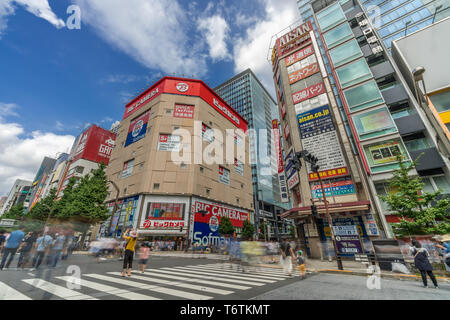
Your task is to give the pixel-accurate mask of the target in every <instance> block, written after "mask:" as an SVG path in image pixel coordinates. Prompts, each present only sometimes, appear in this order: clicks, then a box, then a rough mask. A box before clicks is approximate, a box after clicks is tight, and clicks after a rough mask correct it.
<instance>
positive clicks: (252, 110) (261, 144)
mask: <svg viewBox="0 0 450 320" xmlns="http://www.w3.org/2000/svg"><path fill="white" fill-rule="evenodd" d="M214 91H215V92H217V94H219V96H220V97H221V98H222V99H224V100H225V101H226V102H227V103H228V104H229V105H230V106H231V107H232V108H233V109H234V110H236V111H237V112H238V113H239V114H241V115H242V116H243V117H244V118H245V119H246V120H247V121H248V127H249V129H254V130H255V131H254V134H250V135H249V138H250V151H251V155H252V157H253V159H255V160H256V161H254V162H255V163H254V164H252V184H253V194H254V196H255V201H254V202H255V210H256V212H255V214H256V215H257V216H259V221H258V222H259V223H258V225H261V223H262V222H263V221H264V218H266V219H267V220H268V222H269V223H270V226H271V229H272V230H274V233H276V232H275V231H276V230H275V226H276V225H278V224H279V230H278V233H280V234H281V233H283V231H286V227H285V228H284V230H283V228H282V226H283V224H286V223H283V221H282V220H281V219H280V218H279V214H280V213H281V212H283V211H285V210H286V209H288V208H290V205H289V199H288V195H287V190H286V185H285V181H284V183H283V185H282V186H281V187H282V188H284V190H281V188H280V180H279V177H278V175H277V165H276V163H277V162H276V160H277V159H276V156H277V155H276V154H275V150H274V148H273V142H274V141H273V139H272V120H273V119H278V115H277V114H278V112H277V107H276V102H275V101H274V100H273V98H272V97H271V96H270V94H269V93H268V92H267V90H266V89H265V88H264V86H263V85H262V84H261V82H260V81H259V80H258V78H257V77H256V75H255V74H254V73H253V72H252V71H251V70H250V69H247V70H245V71H243V72H241V73H239V74H238V75H236V76H234V77H233V78H231V79H229V80H227V81H225V82H224V83H222V84H221V85H219V86H217V87H216V88H215V89H214ZM274 115H276V116H274ZM267 213H269V214H267ZM274 217H277V218H278V220H279V221H278V224H276V223H275V219H274ZM273 236H274V237H275V236H277V234H273Z"/></svg>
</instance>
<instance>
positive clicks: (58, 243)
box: [51, 233, 66, 268]
mask: <svg viewBox="0 0 450 320" xmlns="http://www.w3.org/2000/svg"><path fill="white" fill-rule="evenodd" d="M65 240H66V237H65V236H64V235H63V234H58V233H57V234H56V235H55V240H54V241H53V246H52V249H51V257H52V261H51V266H52V267H53V268H55V267H56V264H57V263H58V260H59V258H60V257H61V253H62V251H63V245H64V242H65Z"/></svg>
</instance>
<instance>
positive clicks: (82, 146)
mask: <svg viewBox="0 0 450 320" xmlns="http://www.w3.org/2000/svg"><path fill="white" fill-rule="evenodd" d="M115 140H116V134H115V133H113V132H111V131H108V130H105V129H103V128H100V127H98V126H96V125H93V126H91V127H90V128H89V129H87V130H86V131H85V132H83V134H82V135H81V136H80V139H79V140H78V143H77V146H76V148H75V150H74V153H73V155H72V156H73V158H72V162H75V161H77V160H79V159H85V160H89V161H93V162H97V163H100V162H104V163H105V164H106V165H108V163H109V158H110V156H111V151H112V149H113V148H114V145H115Z"/></svg>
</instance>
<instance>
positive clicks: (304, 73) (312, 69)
mask: <svg viewBox="0 0 450 320" xmlns="http://www.w3.org/2000/svg"><path fill="white" fill-rule="evenodd" d="M319 71H320V70H319V65H318V64H317V63H313V64H310V65H309V66H307V67H305V68H302V69H300V70H298V71H295V72H294V73H291V74H290V75H289V83H290V84H293V83H295V82H297V81H300V80H302V79H305V78H308V77H309V76H312V75H313V74H315V73H317V72H319Z"/></svg>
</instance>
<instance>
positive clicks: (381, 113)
mask: <svg viewBox="0 0 450 320" xmlns="http://www.w3.org/2000/svg"><path fill="white" fill-rule="evenodd" d="M352 118H353V122H354V124H355V127H356V130H357V131H358V135H359V138H360V140H364V139H370V138H374V137H378V136H381V135H385V134H389V133H394V132H397V127H396V125H395V123H394V120H392V117H391V114H390V113H389V110H388V109H387V108H386V107H382V108H378V109H375V110H371V111H367V112H364V113H361V114H358V115H354V116H352Z"/></svg>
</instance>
